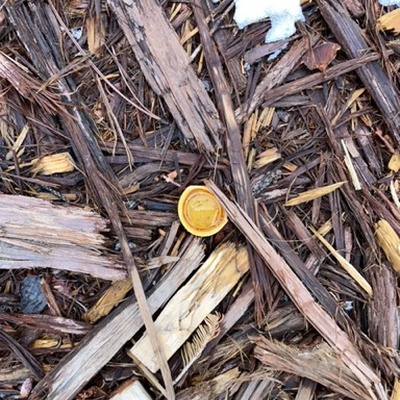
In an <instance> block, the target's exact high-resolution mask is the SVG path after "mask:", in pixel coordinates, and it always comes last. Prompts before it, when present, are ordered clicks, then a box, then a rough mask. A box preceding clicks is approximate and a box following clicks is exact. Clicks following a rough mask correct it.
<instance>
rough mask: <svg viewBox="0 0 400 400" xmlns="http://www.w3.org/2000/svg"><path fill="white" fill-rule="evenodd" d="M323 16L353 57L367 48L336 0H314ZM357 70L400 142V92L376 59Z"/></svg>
mask: <svg viewBox="0 0 400 400" xmlns="http://www.w3.org/2000/svg"><path fill="white" fill-rule="evenodd" d="M317 4H318V7H319V10H320V11H321V14H322V16H323V17H324V19H325V21H326V22H327V24H328V25H329V27H330V29H331V30H332V32H333V34H334V35H335V38H336V39H337V41H338V42H339V44H340V45H341V46H342V48H343V49H344V50H345V52H346V53H347V54H348V55H349V56H350V57H352V58H355V57H359V56H360V55H361V54H364V53H365V52H368V51H370V46H369V44H368V43H367V41H366V39H365V36H364V35H363V33H362V31H361V28H360V26H359V25H358V24H357V23H356V22H355V21H354V20H353V19H352V18H351V16H350V15H349V13H348V12H347V10H346V8H345V7H344V6H343V5H342V4H341V1H338V0H317ZM356 72H357V74H358V76H359V77H360V79H361V81H362V82H363V84H364V85H365V87H366V88H367V89H368V91H369V93H370V94H371V96H372V98H373V99H374V100H375V102H376V105H377V106H378V107H379V109H380V110H381V112H382V115H383V116H384V117H385V121H386V123H387V125H388V127H389V129H390V130H391V133H392V136H393V139H394V141H395V143H396V144H397V146H398V147H399V146H400V114H399V108H400V96H399V92H398V91H397V90H396V89H395V86H394V85H393V84H392V82H391V81H390V79H389V77H388V75H387V74H386V73H385V72H384V71H383V69H382V67H381V65H380V64H379V63H378V62H370V63H368V64H367V65H364V66H361V67H360V68H358V69H357V71H356Z"/></svg>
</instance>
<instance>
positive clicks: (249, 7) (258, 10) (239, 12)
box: [233, 0, 304, 43]
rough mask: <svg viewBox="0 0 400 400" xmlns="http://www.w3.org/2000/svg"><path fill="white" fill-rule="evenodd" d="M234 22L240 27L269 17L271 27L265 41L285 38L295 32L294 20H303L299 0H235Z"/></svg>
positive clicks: (269, 41)
mask: <svg viewBox="0 0 400 400" xmlns="http://www.w3.org/2000/svg"><path fill="white" fill-rule="evenodd" d="M235 6H236V10H235V14H234V16H233V18H234V20H235V22H236V23H237V24H238V26H239V28H240V29H243V28H244V27H246V26H247V25H250V24H252V23H254V22H258V21H261V20H262V19H264V18H267V17H269V18H270V19H271V29H270V30H269V31H268V33H267V35H266V36H265V42H266V43H271V42H276V41H278V40H283V39H286V38H288V37H290V36H292V35H293V34H294V33H295V32H296V27H295V25H294V24H295V22H297V21H304V16H303V12H302V10H301V6H300V0H281V1H276V0H235Z"/></svg>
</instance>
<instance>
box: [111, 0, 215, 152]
mask: <svg viewBox="0 0 400 400" xmlns="http://www.w3.org/2000/svg"><path fill="white" fill-rule="evenodd" d="M108 3H109V5H110V7H111V9H112V10H113V12H114V13H115V15H116V17H117V20H118V23H119V24H120V26H121V28H122V30H123V31H124V34H125V36H126V38H127V39H128V42H129V44H130V45H131V46H132V49H133V51H134V53H135V56H136V59H137V60H138V62H139V64H140V67H141V70H142V72H143V74H144V76H145V77H146V79H147V81H148V82H149V84H150V85H151V87H152V89H153V90H154V92H155V93H156V94H157V95H159V96H162V97H163V99H164V100H165V102H166V103H167V105H168V108H169V110H170V112H171V114H172V116H173V117H174V119H175V121H176V123H177V124H178V126H179V128H180V129H181V131H182V133H183V135H184V136H185V138H186V139H187V141H188V142H189V144H192V145H194V147H195V148H198V149H201V150H203V151H205V152H206V154H208V155H213V154H215V153H216V150H218V149H219V148H221V143H220V134H221V130H222V129H221V123H220V120H219V116H218V113H217V110H216V109H215V106H214V104H213V103H212V101H211V99H210V97H209V96H208V94H207V92H206V90H205V88H204V85H203V83H202V82H201V81H200V80H199V79H198V77H197V76H196V74H195V72H194V70H193V68H192V66H191V65H190V60H189V57H188V55H187V54H186V53H185V51H184V49H183V47H182V46H181V44H180V42H179V38H178V36H177V34H176V33H175V31H174V29H173V28H172V26H171V24H170V23H169V21H168V20H167V18H166V15H165V14H164V12H163V10H162V8H161V7H160V6H159V5H158V4H157V2H156V1H155V0H108Z"/></svg>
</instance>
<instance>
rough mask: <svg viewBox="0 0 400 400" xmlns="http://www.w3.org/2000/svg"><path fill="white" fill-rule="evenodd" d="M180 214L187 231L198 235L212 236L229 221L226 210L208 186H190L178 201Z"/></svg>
mask: <svg viewBox="0 0 400 400" xmlns="http://www.w3.org/2000/svg"><path fill="white" fill-rule="evenodd" d="M178 215H179V219H180V220H181V222H182V225H183V226H184V227H185V229H186V230H187V231H189V232H190V233H191V234H193V235H196V236H203V237H205V236H211V235H215V234H216V233H217V232H219V231H220V230H221V229H222V228H223V227H224V225H225V224H226V223H227V222H228V218H227V216H226V212H225V210H224V209H223V207H222V206H221V204H220V202H219V201H218V200H217V198H216V197H215V196H214V195H213V194H212V192H211V191H210V190H209V189H208V188H207V187H206V186H189V187H187V188H186V189H185V191H184V192H183V193H182V195H181V197H180V199H179V203H178Z"/></svg>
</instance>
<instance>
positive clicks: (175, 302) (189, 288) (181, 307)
mask: <svg viewBox="0 0 400 400" xmlns="http://www.w3.org/2000/svg"><path fill="white" fill-rule="evenodd" d="M248 269H249V260H248V256H247V251H246V249H245V248H244V247H240V248H236V246H235V245H234V244H232V243H225V244H222V245H221V246H220V247H218V248H217V249H216V250H215V251H214V252H213V253H212V254H211V255H210V256H209V257H208V259H207V260H206V262H205V263H204V264H203V265H202V266H201V268H200V269H199V270H198V271H197V272H196V274H195V275H194V276H193V277H192V278H191V279H190V281H189V282H188V283H187V284H186V285H185V286H183V287H182V288H181V289H180V290H179V292H178V293H177V294H176V295H175V296H174V297H173V298H172V299H171V300H170V302H169V303H168V304H167V305H166V306H165V307H164V309H163V310H162V311H161V314H160V316H159V317H158V318H157V320H156V321H155V327H156V329H157V334H158V337H159V339H160V341H161V343H162V345H163V347H164V351H165V355H166V357H167V358H168V359H169V358H170V357H171V356H172V355H173V354H174V353H175V352H176V351H177V350H178V349H179V348H180V347H181V346H182V345H183V344H184V343H185V342H186V340H187V339H188V338H189V336H190V335H191V334H192V333H193V332H194V330H195V329H196V328H197V327H198V326H199V325H200V324H201V322H203V320H204V319H205V318H206V316H207V315H208V314H209V313H211V311H213V310H214V308H215V307H216V306H217V305H218V304H219V303H220V302H221V301H222V300H223V299H224V297H225V296H226V295H227V294H228V292H229V291H230V290H231V289H232V288H233V287H234V286H235V285H236V283H237V282H238V281H239V279H240V278H241V277H242V276H243V274H244V273H245V272H247V270H248ZM130 352H131V353H132V354H133V356H134V357H136V358H137V359H139V360H140V361H141V362H142V363H143V364H144V365H145V366H146V367H147V368H148V369H149V370H150V371H152V372H156V371H157V370H158V364H157V360H156V358H155V355H154V352H153V350H152V348H151V345H150V342H149V338H148V336H147V334H145V335H144V336H142V338H141V339H140V340H139V341H138V342H137V343H136V344H135V346H133V347H132V348H131V350H130Z"/></svg>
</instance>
